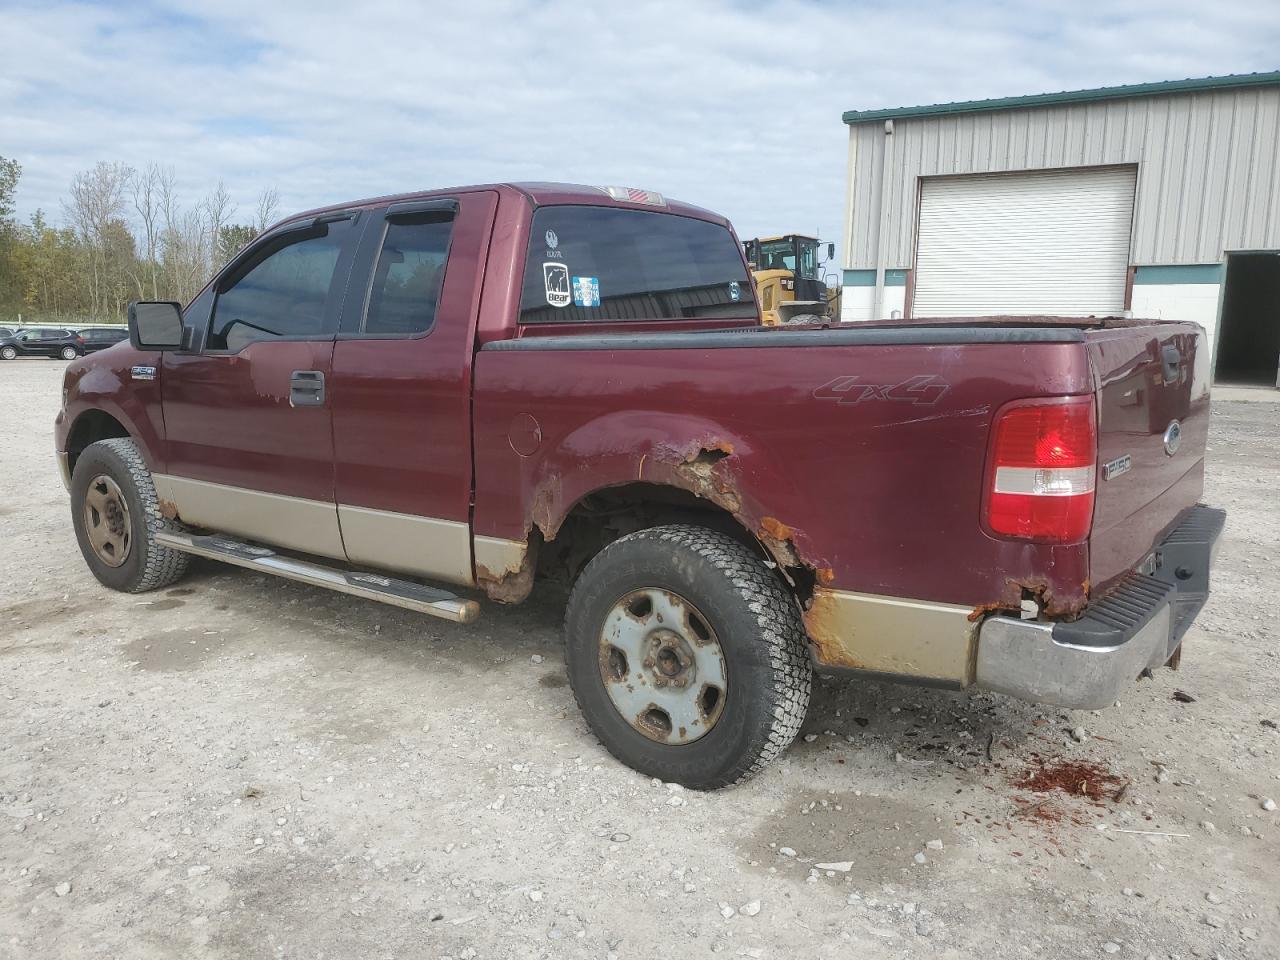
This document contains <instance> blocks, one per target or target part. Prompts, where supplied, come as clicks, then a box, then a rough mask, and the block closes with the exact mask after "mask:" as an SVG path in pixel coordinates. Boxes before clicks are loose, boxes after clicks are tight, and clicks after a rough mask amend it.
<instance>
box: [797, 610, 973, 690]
mask: <svg viewBox="0 0 1280 960" xmlns="http://www.w3.org/2000/svg"><path fill="white" fill-rule="evenodd" d="M971 610H972V608H971V607H965V606H958V605H956V604H949V603H931V602H928V601H925V600H902V599H899V598H896V597H881V596H876V595H875V594H870V593H853V592H850V591H847V590H831V589H828V588H825V587H817V588H815V589H814V591H813V605H812V606H811V607H810V608H809V609H808V610H806V611H805V612H804V625H805V628H806V629H807V631H808V633H809V639H810V641H811V642H812V643H813V647H814V659H815V660H816V661H817V662H818V663H819V664H820V665H822V666H827V667H835V668H841V669H852V670H870V671H875V672H879V673H889V674H896V675H897V676H900V677H918V678H920V679H922V680H930V681H935V682H943V683H948V684H958V685H959V686H962V687H964V686H968V685H969V684H970V683H972V682H973V670H974V667H973V663H974V654H975V652H976V649H977V648H976V642H977V631H976V624H973V623H970V622H969V613H970V612H971Z"/></svg>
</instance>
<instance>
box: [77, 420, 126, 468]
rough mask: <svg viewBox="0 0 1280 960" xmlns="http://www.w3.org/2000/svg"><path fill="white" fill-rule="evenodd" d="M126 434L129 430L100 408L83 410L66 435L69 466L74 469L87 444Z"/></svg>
mask: <svg viewBox="0 0 1280 960" xmlns="http://www.w3.org/2000/svg"><path fill="white" fill-rule="evenodd" d="M127 436H129V431H128V430H126V429H125V428H124V426H123V425H122V424H121V423H120V421H119V420H117V419H116V418H115V417H113V416H111V414H109V413H104V412H103V411H101V410H87V411H85V412H84V413H82V414H80V416H79V417H78V418H76V422H75V423H74V424H72V425H71V433H70V434H69V435H68V436H67V460H68V464H69V466H70V468H71V469H72V470H75V468H76V459H77V458H78V457H79V456H80V454H81V453H83V452H84V449H85V447H87V446H89V444H91V443H97V442H98V441H99V440H109V439H110V438H112V437H127Z"/></svg>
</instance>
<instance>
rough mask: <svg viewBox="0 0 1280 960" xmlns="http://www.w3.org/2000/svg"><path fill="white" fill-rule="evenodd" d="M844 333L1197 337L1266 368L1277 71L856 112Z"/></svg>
mask: <svg viewBox="0 0 1280 960" xmlns="http://www.w3.org/2000/svg"><path fill="white" fill-rule="evenodd" d="M844 122H845V123H846V124H848V126H849V178H848V193H847V202H846V209H845V225H844V226H845V232H844V248H845V251H846V254H845V258H846V259H845V267H846V269H845V271H844V281H843V296H842V306H841V319H842V320H846V321H856V320H869V319H872V318H887V317H894V316H915V317H929V316H977V315H985V314H1014V315H1031V314H1050V315H1055V314H1056V315H1077V316H1078V315H1089V314H1095V315H1104V314H1122V313H1124V312H1125V311H1130V312H1131V313H1132V314H1133V315H1134V316H1143V317H1157V318H1167V319H1178V320H1194V321H1196V322H1198V323H1201V324H1203V325H1204V327H1205V329H1206V330H1207V331H1208V332H1209V336H1210V338H1211V342H1212V344H1213V350H1214V354H1215V363H1216V375H1217V378H1218V379H1219V380H1225V381H1229V382H1258V383H1262V382H1265V383H1268V384H1271V385H1275V384H1276V383H1277V368H1278V367H1280V71H1277V72H1274V73H1257V74H1245V75H1238V76H1227V77H1206V78H1204V79H1199V80H1175V81H1170V82H1166V83H1150V84H1137V85H1133V86H1124V87H1104V88H1101V89H1098V90H1076V91H1070V92H1066V93H1048V94H1038V95H1035V96H1027V97H1009V98H1006V99H1002V100H976V101H969V102H964V103H944V104H936V105H932V106H923V107H898V108H894V109H887V110H853V111H850V112H848V113H846V114H845V115H844Z"/></svg>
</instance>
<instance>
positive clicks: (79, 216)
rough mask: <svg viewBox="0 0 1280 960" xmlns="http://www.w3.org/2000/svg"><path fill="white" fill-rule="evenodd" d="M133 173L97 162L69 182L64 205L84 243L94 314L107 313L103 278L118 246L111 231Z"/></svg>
mask: <svg viewBox="0 0 1280 960" xmlns="http://www.w3.org/2000/svg"><path fill="white" fill-rule="evenodd" d="M132 177H133V170H132V169H131V168H130V167H128V166H125V165H124V164H123V163H105V162H103V161H99V162H98V163H97V165H96V166H94V168H93V169H92V170H86V171H84V172H82V173H78V174H76V177H75V179H74V180H72V181H71V200H70V201H69V202H68V203H67V204H66V206H65V213H66V216H67V218H68V219H69V220H70V221H71V223H72V225H73V226H74V228H75V230H76V232H77V234H79V236H80V239H81V240H82V241H83V242H84V244H85V246H86V248H87V252H88V259H89V265H90V277H89V280H90V284H91V286H90V291H89V293H90V296H89V301H90V306H91V309H92V311H93V313H94V314H95V315H105V314H106V313H107V312H108V303H107V290H108V286H109V284H108V281H107V278H106V277H104V273H105V272H106V268H107V261H108V260H109V259H111V248H112V247H113V246H115V245H117V244H118V239H119V237H118V232H117V231H116V230H114V229H113V227H114V225H115V224H118V223H119V222H120V221H121V219H122V217H123V214H124V195H125V190H126V188H127V187H128V184H129V181H130V180H131V178H132Z"/></svg>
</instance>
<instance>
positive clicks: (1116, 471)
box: [1102, 453, 1133, 480]
mask: <svg viewBox="0 0 1280 960" xmlns="http://www.w3.org/2000/svg"><path fill="white" fill-rule="evenodd" d="M1132 468H1133V457H1131V456H1129V454H1127V453H1126V454H1125V455H1124V456H1123V457H1116V458H1115V459H1114V460H1110V461H1108V462H1107V463H1104V464H1103V465H1102V479H1103V480H1114V479H1115V478H1116V477H1118V476H1120V474H1122V473H1128V472H1129V471H1130V470H1131V469H1132Z"/></svg>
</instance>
